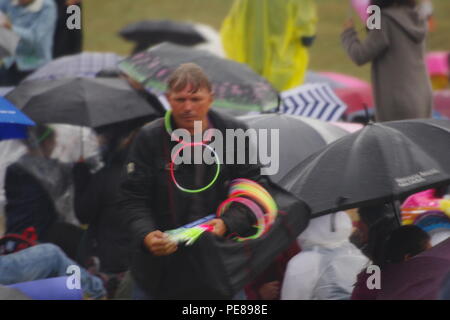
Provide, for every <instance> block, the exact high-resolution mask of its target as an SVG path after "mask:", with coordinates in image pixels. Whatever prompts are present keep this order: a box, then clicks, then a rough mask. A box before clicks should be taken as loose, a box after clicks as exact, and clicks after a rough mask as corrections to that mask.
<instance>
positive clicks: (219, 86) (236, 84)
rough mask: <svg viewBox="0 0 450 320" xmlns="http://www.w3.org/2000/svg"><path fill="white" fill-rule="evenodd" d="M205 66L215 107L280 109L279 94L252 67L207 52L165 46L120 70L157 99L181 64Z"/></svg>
mask: <svg viewBox="0 0 450 320" xmlns="http://www.w3.org/2000/svg"><path fill="white" fill-rule="evenodd" d="M187 62H193V63H196V64H198V65H199V66H200V67H202V68H203V69H204V71H205V73H206V74H207V75H208V77H209V79H210V80H211V82H212V85H213V90H214V94H215V100H214V104H213V106H215V107H218V108H221V109H223V110H227V111H230V112H231V113H234V114H241V115H242V114H246V113H248V112H252V111H255V112H262V111H270V110H273V109H274V108H276V107H277V106H278V93H277V91H276V90H275V89H274V88H273V87H272V85H271V84H270V83H269V82H268V81H267V80H266V79H264V78H263V77H261V76H260V75H258V74H257V73H255V72H254V71H253V70H251V69H250V68H249V67H248V66H246V65H244V64H241V63H237V62H234V61H231V60H227V59H223V58H220V57H217V56H215V55H213V54H211V53H209V52H207V51H204V50H197V49H193V48H188V47H183V46H177V45H173V44H170V43H163V44H160V45H158V46H156V47H153V48H151V49H149V50H147V51H144V52H140V53H138V54H136V55H134V56H131V57H129V58H127V59H125V60H124V61H122V62H120V63H119V68H120V69H121V70H122V71H123V72H125V73H126V74H128V75H129V76H130V77H132V78H133V79H135V80H137V81H139V82H140V83H142V84H143V85H144V86H145V87H146V88H147V89H148V90H150V91H151V92H152V93H154V94H155V95H157V96H160V95H162V94H163V93H164V92H165V91H166V88H167V84H166V80H167V78H168V77H169V76H170V73H171V72H172V71H173V70H175V69H176V68H177V67H178V66H179V65H180V64H182V63H187Z"/></svg>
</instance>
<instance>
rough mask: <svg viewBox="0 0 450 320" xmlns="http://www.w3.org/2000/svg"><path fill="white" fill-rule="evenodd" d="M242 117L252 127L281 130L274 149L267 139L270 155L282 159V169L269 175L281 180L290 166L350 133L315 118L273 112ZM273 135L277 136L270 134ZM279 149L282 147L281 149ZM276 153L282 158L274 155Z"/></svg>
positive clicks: (273, 178) (280, 161)
mask: <svg viewBox="0 0 450 320" xmlns="http://www.w3.org/2000/svg"><path fill="white" fill-rule="evenodd" d="M239 118H240V119H241V120H243V121H244V122H246V123H247V125H248V126H249V127H250V128H255V129H268V130H269V131H268V133H270V132H271V130H272V129H277V130H278V131H279V141H274V144H273V145H274V147H275V148H276V149H275V150H272V149H271V145H272V143H271V140H269V143H268V151H269V152H268V155H271V158H273V159H274V160H276V161H278V160H279V168H278V169H279V170H278V172H277V173H276V174H275V175H272V176H271V177H270V178H271V179H272V180H273V181H274V182H279V181H280V180H281V179H282V178H283V177H284V176H285V175H286V174H287V173H288V172H289V171H290V170H291V169H293V168H294V167H295V166H296V165H297V164H299V163H300V162H302V161H303V160H304V159H306V158H307V157H308V156H310V155H311V154H313V153H314V152H317V151H319V150H320V149H321V148H323V147H325V146H326V145H327V144H328V143H331V142H333V141H334V140H336V139H338V138H340V137H343V136H344V135H346V134H348V133H347V132H346V131H345V130H343V129H341V128H339V127H337V126H335V125H332V124H330V123H329V122H324V121H320V120H316V119H312V118H307V117H300V116H293V115H286V114H279V113H272V114H262V115H251V116H241V117H239ZM270 137H271V139H273V138H274V137H275V136H272V135H270ZM278 149H279V150H278ZM274 153H277V154H279V159H275V157H274V156H276V154H274Z"/></svg>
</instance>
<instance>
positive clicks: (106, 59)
mask: <svg viewBox="0 0 450 320" xmlns="http://www.w3.org/2000/svg"><path fill="white" fill-rule="evenodd" d="M123 59H124V58H123V57H121V56H119V55H117V54H115V53H111V52H82V53H80V54H75V55H70V56H64V57H61V58H58V59H55V60H53V61H50V62H49V63H47V64H46V65H44V66H42V67H41V68H39V69H38V70H36V71H35V72H33V73H32V74H30V75H29V76H28V77H26V78H25V79H24V82H26V81H32V80H56V79H61V78H69V77H92V78H93V77H95V76H96V74H97V73H98V72H100V71H102V70H104V69H116V68H117V64H118V63H119V61H121V60H123Z"/></svg>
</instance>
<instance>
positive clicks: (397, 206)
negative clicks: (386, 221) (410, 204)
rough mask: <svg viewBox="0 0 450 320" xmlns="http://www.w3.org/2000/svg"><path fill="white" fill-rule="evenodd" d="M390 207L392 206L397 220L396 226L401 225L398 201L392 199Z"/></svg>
mask: <svg viewBox="0 0 450 320" xmlns="http://www.w3.org/2000/svg"><path fill="white" fill-rule="evenodd" d="M392 207H393V208H394V213H395V218H396V220H397V223H398V226H399V227H401V226H402V216H401V212H400V206H399V204H398V201H396V200H392Z"/></svg>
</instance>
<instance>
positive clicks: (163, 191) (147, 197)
mask: <svg viewBox="0 0 450 320" xmlns="http://www.w3.org/2000/svg"><path fill="white" fill-rule="evenodd" d="M208 116H209V119H210V122H212V125H213V127H214V128H215V129H218V130H220V131H221V132H222V134H223V137H224V142H223V144H224V149H225V146H226V145H227V142H226V141H225V140H226V139H225V137H226V133H225V130H226V129H244V130H245V129H247V128H246V126H245V124H243V123H241V122H240V121H238V120H236V119H234V118H232V117H230V116H226V115H222V114H218V113H217V112H214V111H210V112H209V114H208ZM172 123H173V121H172ZM176 144H177V142H176V141H171V138H170V135H169V134H168V133H167V131H166V129H165V127H164V121H163V119H157V120H155V121H153V122H152V123H150V124H148V125H146V126H145V127H143V128H142V129H141V131H140V132H139V133H138V136H137V137H136V139H135V141H134V143H133V145H132V147H131V150H130V153H129V155H128V160H127V164H126V167H125V168H124V171H126V172H124V179H123V181H122V184H121V191H122V195H121V199H120V205H121V208H122V217H123V219H124V223H125V224H126V225H127V226H128V227H129V229H130V232H131V233H132V236H133V239H134V244H135V250H136V252H135V254H134V258H133V262H132V267H131V271H132V275H133V278H134V279H135V281H136V282H137V285H138V286H139V287H141V288H142V289H144V290H145V291H147V293H149V294H150V295H152V296H153V297H155V298H196V297H200V298H201V297H205V296H207V293H206V292H202V290H201V288H199V286H200V285H199V281H200V282H201V281H202V279H199V278H201V270H195V267H194V266H193V265H192V264H190V263H189V260H190V259H192V257H189V258H187V257H186V255H187V251H186V250H187V249H185V248H182V247H179V249H178V250H177V252H176V253H174V254H172V255H170V256H166V257H155V256H153V255H152V254H151V253H150V252H149V251H148V250H147V249H145V248H144V247H143V240H144V238H145V236H146V235H147V234H148V233H150V232H152V231H154V230H161V231H166V230H170V229H174V228H177V227H180V226H182V225H184V224H186V223H188V222H192V221H195V220H197V219H199V218H201V217H204V216H206V215H209V214H211V213H215V212H216V209H217V207H218V206H219V204H220V203H221V202H222V201H223V200H225V199H226V198H227V196H228V192H229V184H230V182H231V181H232V180H233V179H236V178H247V179H251V180H254V181H257V182H258V183H260V184H261V185H262V186H264V187H266V188H267V189H268V190H269V192H270V187H269V186H270V184H271V182H270V181H269V179H268V178H267V177H265V176H261V175H260V169H261V167H260V165H258V164H249V163H248V162H247V164H223V165H221V167H220V174H219V177H218V179H217V181H216V182H215V183H214V185H213V186H212V187H211V188H209V189H207V190H206V191H204V192H201V193H197V194H191V193H187V192H183V191H181V190H179V189H178V188H177V187H176V185H175V184H174V182H173V181H172V178H171V177H170V170H168V168H169V166H168V164H169V162H170V155H171V152H172V148H173V147H174V146H175V145H176ZM248 146H249V145H248V144H247V148H246V151H247V152H248ZM229 151H230V150H226V151H224V154H223V159H224V160H225V159H226V153H227V152H229ZM239 151H241V152H242V150H239ZM234 152H235V155H236V153H237V152H238V151H237V143H236V141H235V143H234ZM235 163H236V162H235ZM215 168H216V167H215V165H211V166H208V165H198V166H194V165H184V166H180V167H179V168H178V169H176V170H175V176H176V179H177V181H179V183H180V184H181V185H183V186H185V187H186V188H191V189H193V188H200V187H202V186H204V185H207V184H208V183H209V182H210V181H211V179H212V177H213V175H214V170H215ZM197 170H198V171H197ZM199 176H200V181H196V178H197V180H198V177H199ZM222 218H223V220H224V222H225V225H226V226H227V230H228V232H227V235H226V236H233V235H234V234H239V235H248V234H249V232H250V233H254V232H255V230H254V229H253V228H252V227H251V226H252V225H253V224H254V223H255V218H254V216H253V215H252V214H251V213H249V212H248V211H247V209H246V208H244V207H241V206H239V205H235V206H231V207H230V209H229V210H228V211H227V212H226V213H225V214H224V215H223V216H222ZM175 274H176V276H177V277H176V278H177V280H175V278H174V275H175ZM172 284H173V285H172ZM196 294H198V295H196Z"/></svg>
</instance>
